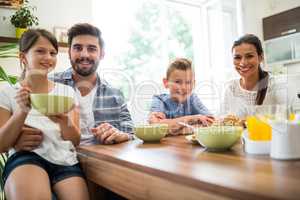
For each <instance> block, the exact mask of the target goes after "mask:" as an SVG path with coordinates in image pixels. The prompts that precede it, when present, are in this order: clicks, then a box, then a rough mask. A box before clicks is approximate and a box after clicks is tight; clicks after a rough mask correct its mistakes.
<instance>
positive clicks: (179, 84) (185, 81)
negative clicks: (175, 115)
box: [163, 69, 195, 103]
mask: <svg viewBox="0 0 300 200" xmlns="http://www.w3.org/2000/svg"><path fill="white" fill-rule="evenodd" d="M163 82H164V86H165V88H168V89H169V91H170V96H171V98H172V100H174V101H176V102H178V103H184V102H185V101H186V100H187V98H188V97H189V96H190V95H191V93H192V91H193V88H194V83H195V77H194V73H193V71H192V70H178V69H176V70H174V71H173V72H172V73H171V74H170V76H169V78H168V79H164V80H163Z"/></svg>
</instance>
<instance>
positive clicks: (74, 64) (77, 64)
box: [71, 58, 99, 76]
mask: <svg viewBox="0 0 300 200" xmlns="http://www.w3.org/2000/svg"><path fill="white" fill-rule="evenodd" d="M83 61H85V62H89V64H91V67H90V68H88V69H81V68H80V62H83ZM71 65H72V67H73V69H74V70H75V71H76V73H77V74H79V75H81V76H89V75H91V74H93V73H94V72H95V71H96V70H97V68H98V65H99V61H94V60H90V59H88V58H81V59H76V60H75V62H74V61H72V60H71Z"/></svg>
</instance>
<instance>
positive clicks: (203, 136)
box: [195, 126, 243, 151]
mask: <svg viewBox="0 0 300 200" xmlns="http://www.w3.org/2000/svg"><path fill="white" fill-rule="evenodd" d="M242 132H243V127H240V126H211V127H200V128H196V129H195V134H196V139H197V140H198V142H199V143H200V144H201V145H202V146H204V147H206V149H207V150H210V151H225V150H228V149H230V148H231V147H232V146H233V145H234V144H235V143H236V142H237V141H238V140H239V139H240V137H241V134H242Z"/></svg>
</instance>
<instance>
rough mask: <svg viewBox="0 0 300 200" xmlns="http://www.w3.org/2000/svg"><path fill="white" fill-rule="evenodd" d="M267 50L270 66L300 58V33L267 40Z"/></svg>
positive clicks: (267, 60) (267, 59)
mask: <svg viewBox="0 0 300 200" xmlns="http://www.w3.org/2000/svg"><path fill="white" fill-rule="evenodd" d="M265 51H266V52H265V55H266V62H267V64H268V65H269V66H270V65H274V64H278V63H288V62H295V61H297V60H300V33H295V34H292V35H288V36H284V37H280V38H275V39H271V40H267V41H265Z"/></svg>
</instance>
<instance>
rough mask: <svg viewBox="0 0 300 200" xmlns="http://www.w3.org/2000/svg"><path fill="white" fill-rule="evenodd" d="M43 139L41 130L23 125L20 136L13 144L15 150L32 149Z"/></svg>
mask: <svg viewBox="0 0 300 200" xmlns="http://www.w3.org/2000/svg"><path fill="white" fill-rule="evenodd" d="M42 141H43V133H42V131H41V130H39V129H36V128H31V127H27V126H24V127H23V128H22V131H21V133H20V136H19V138H18V140H17V142H16V144H15V149H16V150H17V151H21V150H23V151H32V150H34V149H35V148H37V147H38V146H39V145H40V144H41V143H42Z"/></svg>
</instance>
